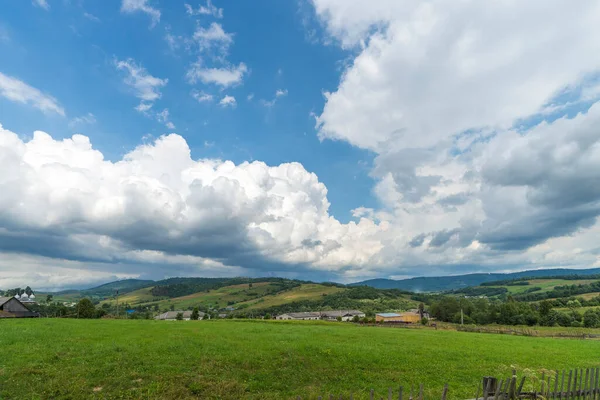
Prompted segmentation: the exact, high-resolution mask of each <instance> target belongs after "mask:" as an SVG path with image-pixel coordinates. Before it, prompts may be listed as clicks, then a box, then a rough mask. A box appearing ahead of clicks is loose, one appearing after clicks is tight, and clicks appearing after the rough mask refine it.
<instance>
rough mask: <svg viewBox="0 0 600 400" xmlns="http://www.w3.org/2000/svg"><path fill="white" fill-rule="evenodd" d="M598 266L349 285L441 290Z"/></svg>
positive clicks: (596, 271) (582, 271) (586, 272)
mask: <svg viewBox="0 0 600 400" xmlns="http://www.w3.org/2000/svg"><path fill="white" fill-rule="evenodd" d="M598 274H600V268H591V269H578V270H575V269H566V268H555V269H540V270H529V271H521V272H513V273H488V274H485V273H478V274H465V275H456V276H436V277H417V278H410V279H401V280H394V279H370V280H366V281H362V282H357V283H353V284H352V285H351V286H362V285H367V286H371V287H374V288H378V289H400V290H408V291H411V292H441V291H448V290H457V289H462V288H466V287H472V286H479V285H481V284H482V283H485V282H493V281H500V280H515V279H520V278H535V277H540V278H541V277H548V276H568V275H598Z"/></svg>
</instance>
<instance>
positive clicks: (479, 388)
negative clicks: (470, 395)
mask: <svg viewBox="0 0 600 400" xmlns="http://www.w3.org/2000/svg"><path fill="white" fill-rule="evenodd" d="M480 390H481V386H479V385H477V392H476V393H475V400H479V391H480ZM400 400H402V399H400Z"/></svg>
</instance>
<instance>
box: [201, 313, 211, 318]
mask: <svg viewBox="0 0 600 400" xmlns="http://www.w3.org/2000/svg"><path fill="white" fill-rule="evenodd" d="M209 318H210V316H209V315H208V313H204V316H203V317H202V319H209Z"/></svg>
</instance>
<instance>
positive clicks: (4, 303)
mask: <svg viewBox="0 0 600 400" xmlns="http://www.w3.org/2000/svg"><path fill="white" fill-rule="evenodd" d="M39 316H40V314H38V313H36V312H34V311H31V310H30V309H29V308H27V307H26V306H25V304H23V303H21V301H20V300H19V299H17V298H15V297H0V318H38V317H39Z"/></svg>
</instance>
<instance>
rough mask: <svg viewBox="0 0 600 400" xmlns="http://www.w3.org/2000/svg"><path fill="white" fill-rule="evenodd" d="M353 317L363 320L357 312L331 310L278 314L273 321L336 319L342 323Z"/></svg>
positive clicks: (362, 316) (359, 312)
mask: <svg viewBox="0 0 600 400" xmlns="http://www.w3.org/2000/svg"><path fill="white" fill-rule="evenodd" d="M355 316H358V317H359V318H364V317H365V313H364V312H362V311H358V310H333V311H308V312H294V313H287V314H280V315H278V316H277V317H275V319H280V320H313V321H314V320H319V319H324V320H328V321H337V319H338V317H339V318H341V319H342V321H350V320H351V319H352V318H354V317H355Z"/></svg>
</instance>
